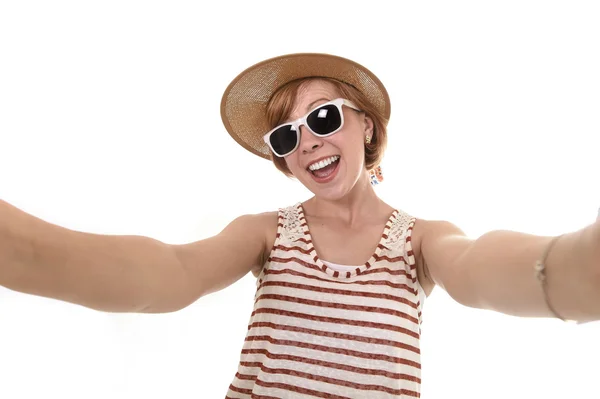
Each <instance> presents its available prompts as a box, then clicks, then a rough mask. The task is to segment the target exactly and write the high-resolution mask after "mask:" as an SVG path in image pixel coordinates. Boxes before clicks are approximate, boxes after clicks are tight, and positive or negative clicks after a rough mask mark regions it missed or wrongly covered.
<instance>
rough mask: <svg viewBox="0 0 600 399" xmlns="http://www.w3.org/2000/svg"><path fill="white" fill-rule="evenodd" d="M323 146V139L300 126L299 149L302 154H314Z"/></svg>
mask: <svg viewBox="0 0 600 399" xmlns="http://www.w3.org/2000/svg"><path fill="white" fill-rule="evenodd" d="M322 146H323V139H321V138H319V137H316V136H315V135H314V134H312V133H311V132H310V131H309V130H308V129H307V128H306V126H304V125H302V126H300V146H299V147H298V149H299V150H300V151H302V154H307V153H309V152H313V151H315V150H317V149H319V148H321V147H322Z"/></svg>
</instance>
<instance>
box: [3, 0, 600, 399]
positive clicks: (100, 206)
mask: <svg viewBox="0 0 600 399" xmlns="http://www.w3.org/2000/svg"><path fill="white" fill-rule="evenodd" d="M392 4H395V5H394V6H392ZM598 21H600V7H599V6H598V5H597V3H596V2H593V1H589V2H584V1H562V2H561V1H537V2H534V1H502V2H482V1H470V2H467V1H452V2H447V1H440V2H432V1H429V2H424V1H423V2H396V3H392V2H389V1H375V0H370V1H361V2H354V1H329V2H324V1H306V0H304V1H301V2H283V1H278V2H265V1H262V2H261V1H249V2H242V1H223V2H218V1H209V2H204V3H203V4H202V5H201V2H199V1H198V2H191V1H190V2H182V1H169V2H167V1H164V2H158V1H143V2H142V1H123V0H121V1H103V2H91V1H88V2H84V1H70V2H69V1H52V2H48V1H44V2H42V1H38V2H32V1H18V2H17V1H2V3H0V198H1V199H3V200H5V201H7V202H9V203H11V204H13V205H15V206H17V207H19V208H21V209H23V210H25V211H26V212H29V213H31V214H33V215H35V216H37V217H40V218H42V219H44V220H46V221H48V222H51V223H55V224H58V225H61V226H65V227H68V228H70V229H74V230H80V231H87V232H94V233H99V234H123V235H145V236H150V237H153V238H156V239H159V240H161V241H164V242H167V243H173V244H175V243H185V242H191V241H196V240H199V239H202V238H206V237H209V236H211V235H213V234H216V233H218V232H219V231H220V230H221V229H222V228H223V227H224V226H225V225H226V224H227V223H229V222H230V221H231V220H232V219H234V218H235V217H236V216H238V215H241V214H244V213H256V212H264V211H271V210H275V209H277V208H278V207H284V206H287V205H291V204H294V203H296V202H298V201H302V200H305V199H307V198H309V196H310V193H309V192H308V191H307V190H306V189H304V187H302V186H301V185H300V184H299V183H298V182H296V181H293V180H290V179H287V178H285V177H284V176H283V175H282V174H281V173H279V172H278V171H277V170H276V169H275V168H274V167H273V166H272V165H271V164H270V163H269V162H268V161H265V160H262V159H260V158H258V157H256V156H254V155H252V154H250V153H249V152H247V151H246V150H244V149H243V148H242V147H240V146H239V145H237V144H236V143H235V142H234V141H233V140H232V139H231V137H230V136H229V135H228V134H227V133H226V131H225V129H224V128H223V127H222V124H221V119H220V114H219V104H220V100H221V95H222V93H223V90H224V89H225V87H226V86H227V85H228V83H229V82H230V81H231V80H232V79H233V78H234V77H235V76H236V75H237V74H238V73H239V72H241V71H242V70H243V69H245V68H246V67H248V66H250V65H251V64H253V63H255V62H259V61H261V60H263V59H265V58H269V57H273V56H277V55H281V54H286V53H292V52H329V53H333V54H337V55H341V56H344V57H348V58H351V59H354V60H355V61H357V62H359V63H361V64H364V65H366V66H367V67H368V68H370V69H371V70H372V71H373V72H374V73H375V74H377V75H378V76H379V78H380V79H381V80H382V81H383V82H384V83H385V84H386V86H387V88H388V90H389V92H390V95H391V98H392V110H393V111H392V118H391V122H390V124H389V142H390V148H389V151H388V153H387V156H386V158H385V160H384V164H383V168H384V174H385V179H386V181H385V182H384V184H383V185H381V186H379V187H378V188H377V190H378V192H379V193H380V195H381V196H382V197H383V198H384V200H386V201H387V202H388V203H390V204H391V205H393V206H395V207H397V208H400V209H403V210H405V211H406V212H409V213H411V214H413V215H415V216H418V217H422V218H432V219H437V218H439V219H446V220H449V221H451V222H453V223H455V224H457V225H458V226H460V227H461V228H462V229H463V230H465V231H466V232H467V233H468V234H469V235H470V236H472V237H478V236H479V235H481V234H482V233H484V232H486V231H489V230H493V229H511V230H519V231H524V232H528V233H533V234H540V235H554V234H560V233H564V232H569V231H574V230H577V229H579V228H582V227H584V226H585V225H587V224H589V223H591V222H592V221H593V220H594V219H595V217H596V213H597V209H598V206H600V184H598V182H599V179H598V171H599V170H600V167H599V160H598V152H599V146H598V138H599V137H600V118H599V109H600V78H599V76H600V74H599V73H598V71H600V51H599V50H600V24H599V23H598ZM0 222H1V221H0ZM508 250H510V248H507V251H508ZM82 267H85V265H82ZM253 295H254V277H253V276H252V275H248V276H246V277H245V278H243V279H242V280H240V281H239V282H237V283H235V284H234V285H232V286H230V287H229V288H227V289H225V290H223V291H221V292H219V293H216V294H213V295H210V296H208V297H205V298H202V299H201V300H199V301H198V302H196V303H195V304H193V305H192V306H190V307H188V308H186V309H184V310H182V311H179V312H176V313H172V314H165V315H138V314H110V313H102V312H97V311H93V310H89V309H87V308H83V307H80V306H76V305H71V304H67V303H64V302H60V301H56V300H52V299H47V298H40V297H34V296H31V295H25V294H21V293H16V292H14V291H10V290H8V289H4V288H0V398H7V399H21V398H42V397H43V398H89V399H92V398H115V399H117V398H166V397H169V398H180V399H184V398H223V397H224V396H225V393H226V391H227V387H228V386H229V384H230V382H231V381H232V379H233V376H234V374H235V371H236V368H237V361H238V359H239V353H240V350H241V347H242V343H243V340H244V336H245V333H246V325H247V322H248V319H249V316H250V312H251V308H252V297H253ZM599 333H600V325H599V324H597V323H591V324H586V325H583V326H575V327H574V326H570V325H563V324H561V322H559V321H556V320H543V319H521V318H515V317H510V316H505V315H501V314H497V313H493V312H489V311H480V310H472V309H468V308H465V307H462V306H460V305H458V304H456V303H455V302H453V301H452V299H450V298H449V297H448V296H447V295H446V293H445V292H443V291H442V290H441V289H439V288H436V289H435V290H434V293H433V294H432V295H431V296H430V298H428V300H427V301H426V303H425V312H424V324H423V338H422V352H423V356H422V361H423V373H422V377H423V387H422V395H423V397H424V398H427V399H429V398H507V397H509V398H541V397H544V398H597V397H599V396H600V387H598V385H597V378H598V366H599V364H598V359H599V358H600V345H599V344H598V336H599V335H598V334H599Z"/></svg>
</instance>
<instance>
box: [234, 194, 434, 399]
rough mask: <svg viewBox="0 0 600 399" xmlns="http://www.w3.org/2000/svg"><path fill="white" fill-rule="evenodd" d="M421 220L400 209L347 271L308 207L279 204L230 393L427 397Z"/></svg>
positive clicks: (237, 396) (254, 397)
mask: <svg viewBox="0 0 600 399" xmlns="http://www.w3.org/2000/svg"><path fill="white" fill-rule="evenodd" d="M414 223H415V220H414V218H412V217H410V216H409V215H407V214H406V213H404V212H401V211H397V210H396V211H394V212H393V213H392V215H391V216H390V218H389V220H388V222H387V224H386V226H385V228H384V231H383V233H382V236H381V240H380V242H379V245H378V246H377V249H376V251H375V253H374V254H373V255H372V256H371V259H369V261H368V262H367V263H366V264H364V265H361V266H357V267H351V268H349V269H347V270H346V271H340V268H339V267H336V268H333V267H328V266H326V264H325V263H324V262H323V260H321V259H320V258H319V256H318V255H317V253H316V251H315V249H314V246H313V244H312V238H311V235H310V231H309V228H308V225H307V223H306V219H305V217H304V213H303V209H302V205H301V204H300V203H298V204H296V205H294V206H291V207H288V208H285V209H281V210H280V211H279V225H278V230H277V239H276V241H275V245H274V246H273V249H272V251H271V254H270V257H269V258H268V260H267V262H266V264H265V266H264V268H263V270H262V271H261V273H260V274H259V276H258V279H257V290H256V295H255V304H254V311H253V312H252V315H251V318H250V324H249V325H248V335H247V337H246V340H245V342H244V346H243V349H242V354H241V359H240V364H239V368H238V372H237V374H236V375H235V378H234V380H233V382H232V384H231V385H230V386H229V390H228V392H227V396H226V398H229V399H274V398H294V399H302V398H306V399H308V398H335V399H350V398H351V399H355V398H369V399H390V398H402V397H420V385H421V357H420V349H419V338H420V325H421V309H422V304H423V300H424V298H425V295H424V292H423V289H422V288H421V286H420V285H419V283H418V280H417V270H416V266H415V258H414V254H413V251H412V247H411V233H412V228H413V226H414Z"/></svg>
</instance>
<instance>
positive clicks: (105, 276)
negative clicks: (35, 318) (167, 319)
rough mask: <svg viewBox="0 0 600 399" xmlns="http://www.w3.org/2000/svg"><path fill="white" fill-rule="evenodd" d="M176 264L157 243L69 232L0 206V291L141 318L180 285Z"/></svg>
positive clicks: (168, 251)
mask: <svg viewBox="0 0 600 399" xmlns="http://www.w3.org/2000/svg"><path fill="white" fill-rule="evenodd" d="M177 264H178V262H177V260H176V259H175V255H174V253H173V251H171V250H169V248H168V246H167V245H166V244H163V243H161V242H159V241H156V240H153V239H150V238H147V237H141V236H116V235H113V236H111V235H98V234H89V233H83V232H77V231H73V230H69V229H66V228H63V227H60V226H56V225H53V224H51V223H47V222H45V221H43V220H41V219H38V218H36V217H34V216H32V215H29V214H27V213H25V212H22V211H20V210H19V209H17V208H15V207H13V206H11V205H9V204H7V203H6V202H4V201H0V285H2V286H5V287H7V288H9V289H12V290H15V291H19V292H23V293H28V294H33V295H39V296H44V297H49V298H55V299H60V300H64V301H67V302H71V303H76V304H79V305H83V306H87V307H90V308H93V309H97V310H102V311H111V312H140V311H144V310H145V309H147V308H148V307H149V306H151V305H152V304H153V303H155V302H156V301H157V300H158V299H159V298H162V297H165V296H167V295H169V292H167V290H168V289H169V288H173V282H174V281H176V279H177V278H178V276H181V277H180V278H179V280H181V281H180V283H181V284H185V282H184V281H183V275H182V274H181V273H179V274H178V271H177V270H176V266H177ZM168 268H171V269H173V270H172V271H169V270H167V269H168ZM179 272H180V271H179ZM165 276H169V282H170V283H171V284H167V282H166V281H163V280H164V277H165ZM164 311H168V309H164Z"/></svg>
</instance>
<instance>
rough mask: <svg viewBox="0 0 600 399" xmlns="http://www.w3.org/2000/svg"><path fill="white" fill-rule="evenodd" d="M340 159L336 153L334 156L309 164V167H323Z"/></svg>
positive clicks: (313, 168)
mask: <svg viewBox="0 0 600 399" xmlns="http://www.w3.org/2000/svg"><path fill="white" fill-rule="evenodd" d="M338 159H340V157H339V155H334V156H332V157H329V158H327V159H324V160H322V161H320V162H315V163H313V164H311V165H309V166H308V169H310V170H319V169H323V168H324V167H325V166H327V165H331V164H332V163H333V162H335V161H337V160H338Z"/></svg>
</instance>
